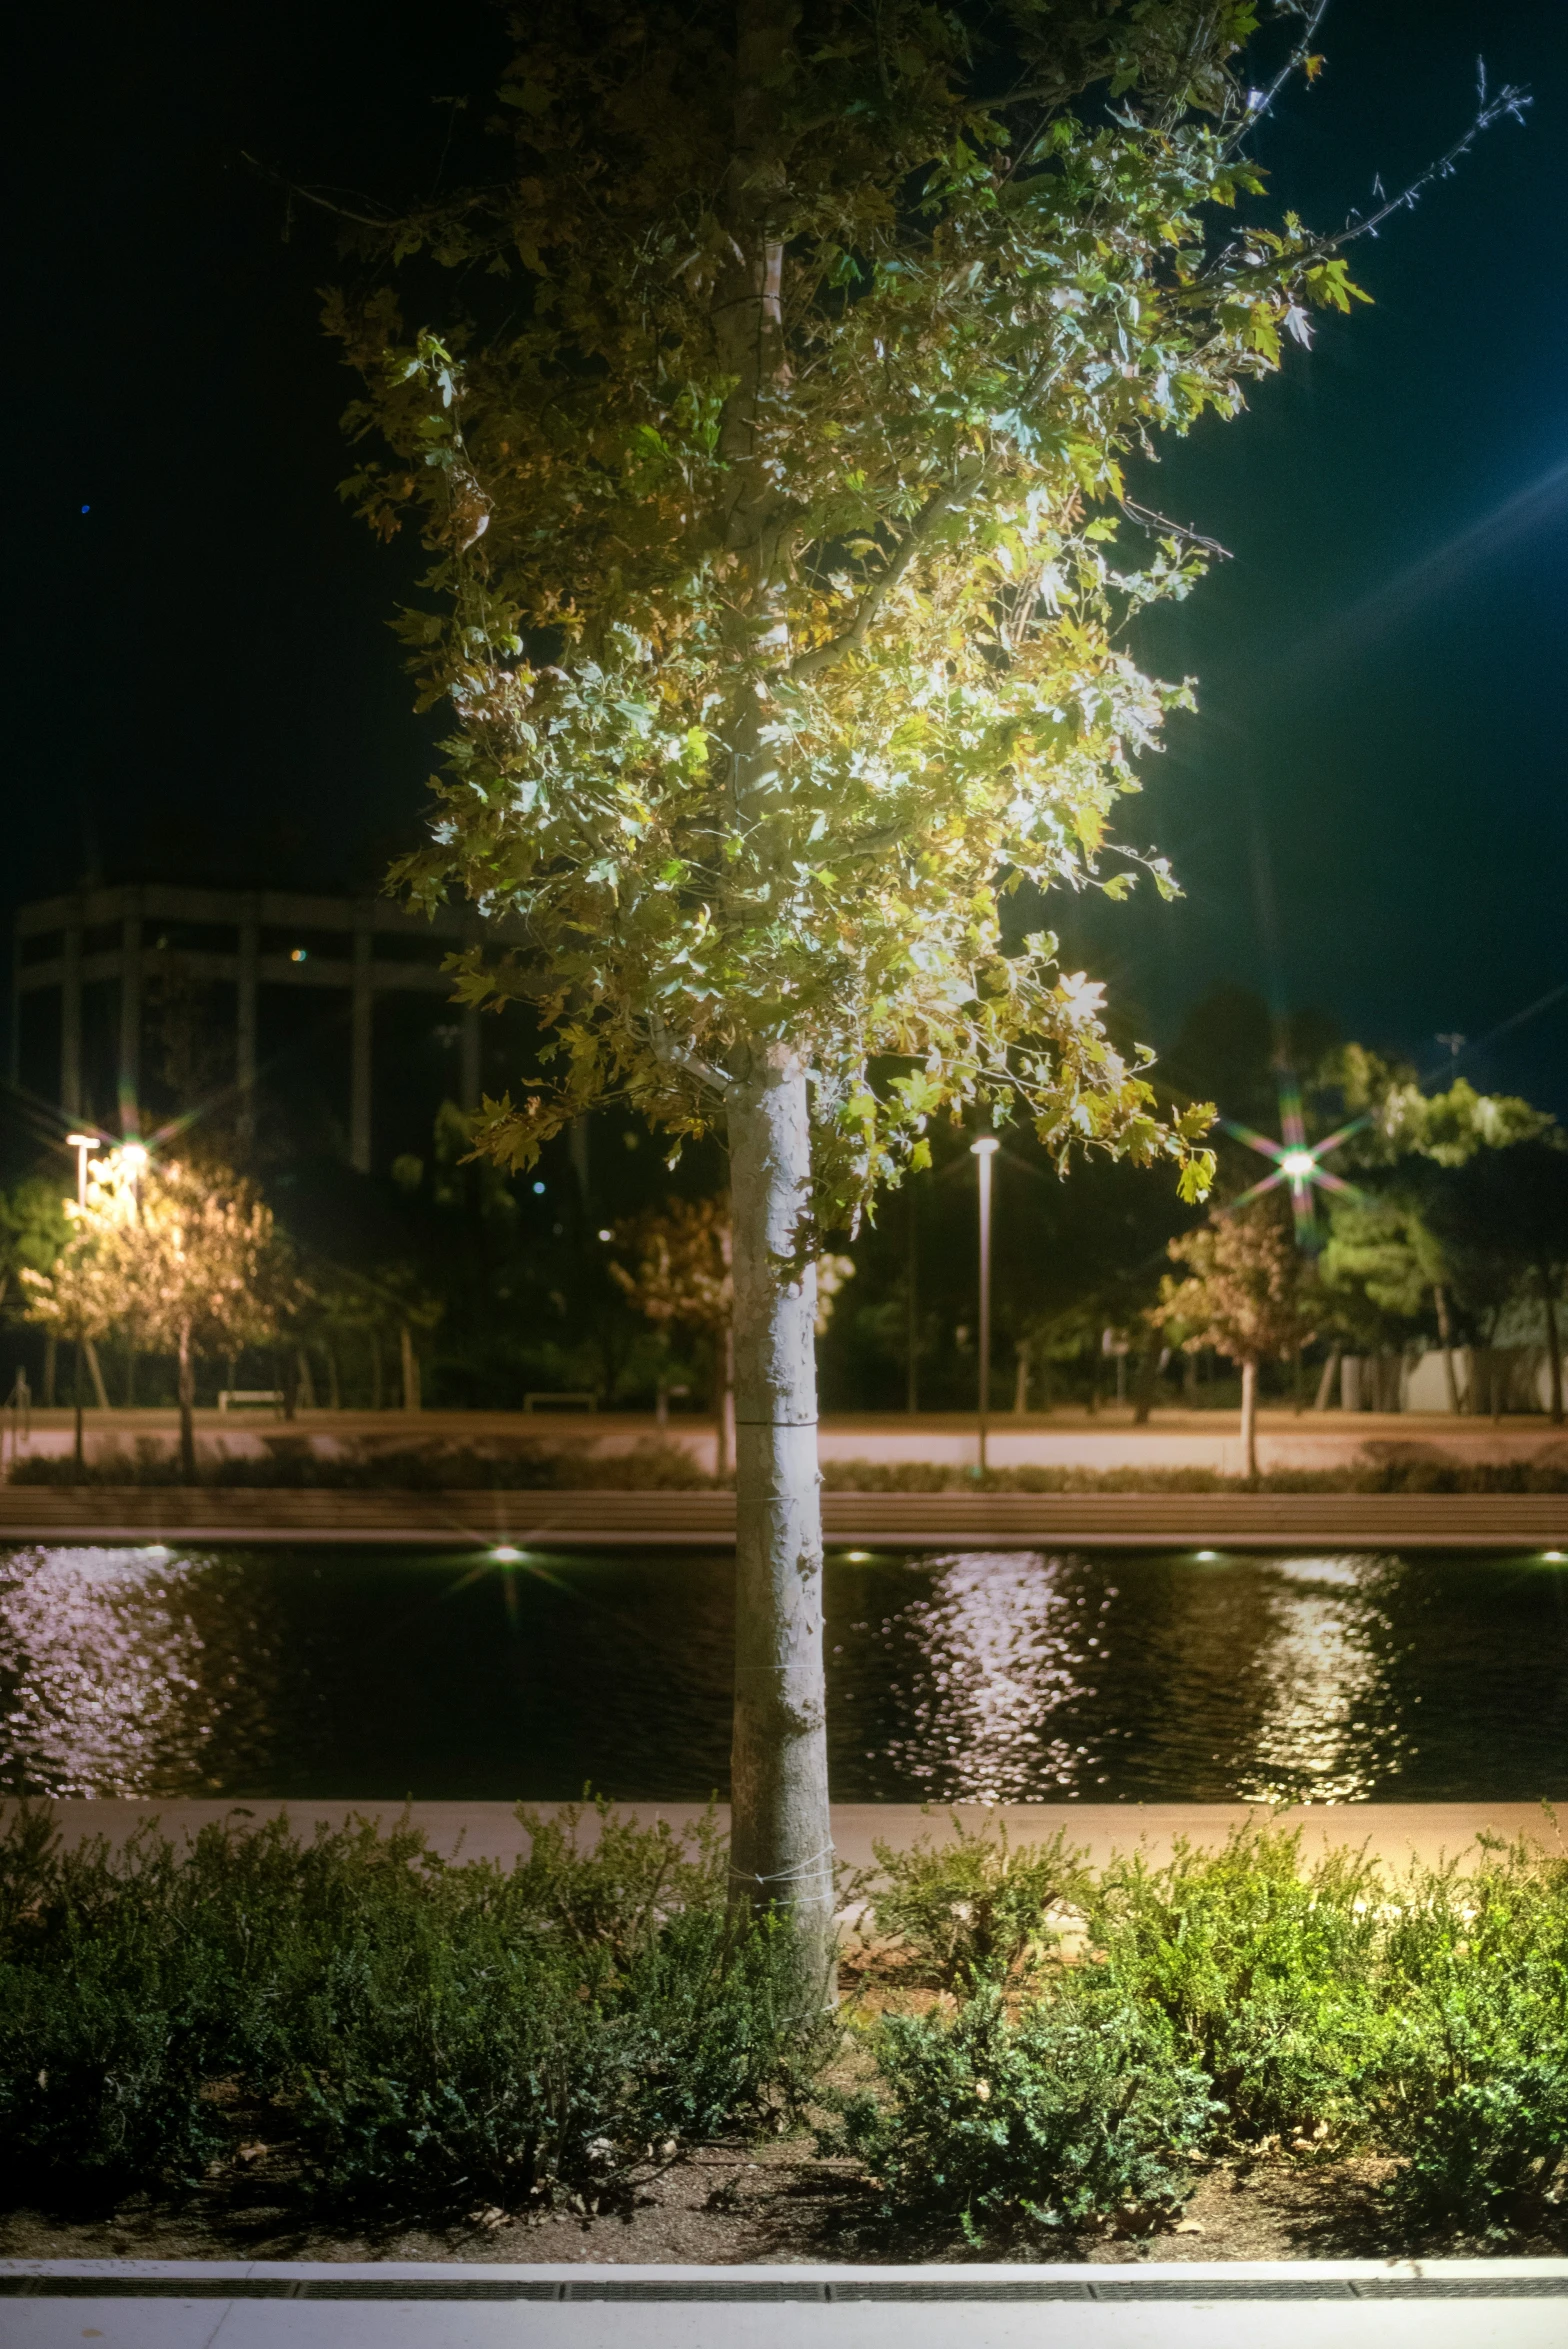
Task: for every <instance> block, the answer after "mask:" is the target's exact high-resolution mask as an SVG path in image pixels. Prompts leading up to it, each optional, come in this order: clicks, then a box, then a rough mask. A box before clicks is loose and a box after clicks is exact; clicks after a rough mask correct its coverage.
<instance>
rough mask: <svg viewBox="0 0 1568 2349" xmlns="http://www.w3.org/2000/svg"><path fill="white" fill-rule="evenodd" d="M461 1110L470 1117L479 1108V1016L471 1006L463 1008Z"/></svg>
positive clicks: (466, 1005)
mask: <svg viewBox="0 0 1568 2349" xmlns="http://www.w3.org/2000/svg"><path fill="white" fill-rule="evenodd" d="M462 1086H463V1109H464V1111H465V1113H466V1114H467V1115H468V1116H469V1117H472V1116H473V1113H474V1111H475V1110H476V1109H477V1108H478V1107H479V1014H478V1012H477V1011H476V1010H475V1008H474V1006H473V1004H471V1003H465V1004H464V1006H463V1076H462Z"/></svg>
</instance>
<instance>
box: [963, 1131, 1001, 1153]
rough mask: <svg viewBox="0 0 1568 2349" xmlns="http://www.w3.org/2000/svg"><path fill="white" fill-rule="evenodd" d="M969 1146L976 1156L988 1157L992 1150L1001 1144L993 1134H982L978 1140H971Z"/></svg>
mask: <svg viewBox="0 0 1568 2349" xmlns="http://www.w3.org/2000/svg"><path fill="white" fill-rule="evenodd" d="M969 1147H970V1149H971V1151H972V1152H973V1153H974V1155H975V1157H976V1158H989V1157H990V1155H991V1153H992V1151H993V1150H1000V1149H1001V1147H1002V1145H1001V1143H1000V1142H999V1141H998V1140H997V1138H996V1136H995V1135H994V1134H982V1135H981V1137H980V1139H979V1141H978V1142H971V1143H970V1145H969Z"/></svg>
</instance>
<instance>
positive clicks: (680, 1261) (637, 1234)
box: [610, 1198, 855, 1476]
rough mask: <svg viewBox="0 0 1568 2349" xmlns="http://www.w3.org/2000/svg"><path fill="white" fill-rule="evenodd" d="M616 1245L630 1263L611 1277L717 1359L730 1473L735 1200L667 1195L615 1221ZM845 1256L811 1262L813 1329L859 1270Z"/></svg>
mask: <svg viewBox="0 0 1568 2349" xmlns="http://www.w3.org/2000/svg"><path fill="white" fill-rule="evenodd" d="M613 1241H614V1245H615V1246H616V1247H617V1248H619V1249H620V1250H621V1251H622V1253H623V1254H625V1255H627V1256H630V1257H631V1258H632V1259H633V1261H632V1263H631V1264H630V1265H626V1264H619V1263H616V1262H615V1261H614V1260H613V1259H612V1261H611V1264H610V1278H611V1279H612V1280H613V1281H614V1282H615V1283H616V1285H617V1286H618V1287H619V1288H621V1289H622V1290H624V1292H625V1294H626V1295H627V1297H628V1298H630V1300H631V1302H632V1304H633V1305H634V1306H635V1307H636V1309H637V1311H638V1312H639V1313H641V1314H643V1315H644V1316H645V1317H646V1318H647V1319H648V1320H649V1321H651V1322H654V1323H656V1324H658V1325H660V1326H662V1327H664V1328H666V1329H668V1328H670V1327H672V1326H674V1327H681V1328H686V1329H692V1330H695V1331H697V1332H698V1333H699V1334H700V1335H701V1336H702V1337H703V1338H705V1339H706V1340H707V1342H708V1345H709V1347H710V1349H711V1351H712V1357H713V1364H714V1417H715V1420H716V1423H717V1428H718V1444H717V1449H716V1466H717V1472H718V1474H719V1475H720V1476H723V1475H725V1474H726V1473H727V1472H728V1470H729V1467H730V1465H731V1462H732V1460H733V1458H734V1448H735V1333H734V1305H735V1283H734V1279H733V1274H732V1266H733V1262H734V1240H733V1236H732V1233H731V1229H730V1206H729V1201H728V1200H727V1199H724V1198H717V1199H677V1198H669V1199H667V1200H666V1201H665V1203H664V1205H663V1206H662V1207H658V1208H649V1209H648V1210H647V1211H646V1212H645V1213H643V1214H642V1215H636V1216H628V1217H627V1218H625V1219H624V1220H623V1221H622V1222H620V1223H618V1224H616V1225H615V1226H614V1227H613ZM854 1271H855V1267H854V1262H853V1260H852V1258H850V1257H848V1256H821V1257H819V1258H818V1259H817V1262H816V1264H815V1265H814V1267H813V1272H814V1275H815V1288H816V1307H817V1310H816V1321H815V1330H816V1335H817V1336H818V1337H821V1336H822V1334H823V1333H824V1331H825V1330H826V1328H827V1325H828V1321H829V1318H830V1316H831V1313H832V1309H833V1299H834V1297H835V1296H836V1295H837V1293H838V1291H839V1290H840V1289H841V1288H842V1287H843V1285H844V1283H845V1281H846V1280H850V1279H852V1278H853V1277H854Z"/></svg>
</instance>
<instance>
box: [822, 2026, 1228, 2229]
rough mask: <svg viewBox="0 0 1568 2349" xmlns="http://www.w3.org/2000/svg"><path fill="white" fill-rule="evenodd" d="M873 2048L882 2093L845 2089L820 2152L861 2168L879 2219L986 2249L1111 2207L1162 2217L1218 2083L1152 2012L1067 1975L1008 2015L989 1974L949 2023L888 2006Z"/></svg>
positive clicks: (1138, 2217)
mask: <svg viewBox="0 0 1568 2349" xmlns="http://www.w3.org/2000/svg"><path fill="white" fill-rule="evenodd" d="M870 2044H871V2050H872V2053H873V2055H874V2057H875V2060H876V2065H877V2071H878V2075H879V2089H880V2093H879V2094H877V2095H861V2096H857V2097H850V2098H847V2099H844V2100H843V2101H842V2102H841V2104H840V2107H839V2114H840V2117H839V2121H838V2125H837V2127H836V2128H833V2129H829V2130H827V2131H825V2132H824V2133H823V2136H822V2140H821V2141H822V2143H823V2145H824V2148H825V2149H826V2150H828V2151H838V2152H850V2153H854V2154H858V2155H859V2156H860V2158H861V2159H862V2160H863V2161H864V2162H865V2163H866V2164H867V2166H868V2168H869V2169H870V2171H871V2173H872V2179H873V2184H874V2186H875V2189H876V2192H877V2194H878V2198H879V2207H880V2210H881V2214H882V2216H883V2217H884V2218H885V2219H889V2220H894V2219H897V2220H902V2221H909V2220H914V2221H917V2222H918V2221H921V2220H926V2221H937V2222H942V2221H946V2222H948V2223H951V2222H952V2221H954V2220H956V2221H957V2222H958V2224H959V2226H960V2227H961V2229H962V2231H963V2233H964V2236H965V2238H966V2239H967V2240H968V2241H969V2242H970V2243H971V2244H973V2245H975V2246H977V2247H978V2246H980V2245H982V2244H984V2243H985V2242H987V2241H990V2240H995V2239H997V2238H1001V2239H1004V2240H1005V2239H1006V2238H1008V2237H1010V2236H1015V2235H1017V2234H1020V2233H1024V2234H1028V2233H1033V2232H1052V2231H1056V2232H1065V2233H1069V2234H1070V2233H1074V2232H1078V2231H1082V2230H1084V2229H1086V2228H1089V2227H1092V2226H1094V2225H1095V2224H1097V2223H1100V2222H1103V2221H1104V2220H1106V2219H1108V2218H1110V2217H1111V2216H1112V2215H1113V2214H1119V2215H1120V2216H1121V2218H1122V2220H1123V2222H1124V2224H1126V2225H1128V2226H1132V2227H1146V2226H1151V2225H1153V2224H1154V2223H1155V2222H1156V2221H1157V2220H1158V2219H1159V2218H1160V2217H1161V2216H1164V2215H1168V2214H1169V2213H1171V2212H1172V2211H1174V2210H1175V2209H1176V2208H1177V2207H1178V2206H1179V2205H1180V2203H1181V2201H1182V2199H1183V2197H1184V2195H1185V2193H1186V2190H1187V2157H1188V2156H1189V2155H1190V2154H1191V2153H1193V2152H1195V2151H1197V2150H1198V2149H1199V2147H1200V2146H1201V2145H1202V2143H1203V2141H1204V2139H1205V2137H1206V2136H1207V2134H1208V2132H1209V2129H1210V2126H1211V2122H1212V2098H1211V2096H1210V2092H1209V2083H1208V2081H1207V2080H1206V2079H1205V2077H1204V2076H1203V2074H1202V2073H1201V2072H1199V2071H1197V2070H1196V2069H1194V2068H1193V2067H1192V2066H1190V2065H1183V2064H1181V2063H1180V2062H1179V2061H1178V2060H1177V2057H1176V2054H1175V2052H1174V2048H1173V2045H1172V2042H1171V2038H1170V2035H1169V2034H1168V2033H1167V2032H1163V2031H1162V2030H1161V2029H1160V2028H1159V2025H1158V2021H1157V2019H1156V2018H1153V2017H1151V2016H1150V2015H1148V2014H1146V2013H1141V2012H1139V2010H1137V2009H1136V2008H1134V2007H1132V2006H1130V2005H1128V2004H1126V2003H1125V2002H1123V2001H1121V2000H1119V1999H1116V1998H1114V1997H1112V1998H1107V1997H1104V1996H1086V1995H1081V1994H1078V1993H1077V1992H1075V1991H1074V1990H1072V1989H1070V1988H1069V1987H1067V1986H1065V1985H1064V1986H1059V1987H1057V1988H1055V1989H1053V1990H1051V1991H1049V1992H1047V1993H1046V1994H1045V1995H1044V1996H1041V1997H1036V1998H1033V1999H1031V2000H1029V2001H1028V2002H1027V2003H1026V2004H1025V2006H1024V2008H1023V2010H1022V2012H1021V2014H1020V2015H1019V2016H1018V2018H1017V2020H1013V2019H1010V2017H1009V2015H1008V2012H1007V2008H1006V2003H1005V2000H1004V1996H1003V1993H1002V1991H1001V1989H1000V1987H999V1986H998V1985H997V1984H995V1983H990V1984H987V1985H986V1986H985V1987H983V1988H982V1989H980V1990H978V1991H977V1992H976V1993H975V1994H974V1996H973V1997H971V1998H969V1999H967V2000H966V2001H965V2002H964V2003H963V2004H962V2005H961V2006H960V2007H959V2008H958V2010H957V2012H956V2014H954V2015H953V2016H952V2018H951V2019H948V2018H947V2017H946V2016H945V2015H943V2014H942V2013H940V2012H933V2013H930V2014H926V2015H889V2016H885V2017H884V2018H883V2019H882V2020H881V2021H880V2022H879V2023H877V2024H876V2025H875V2026H874V2028H873V2031H872V2033H871V2040H870Z"/></svg>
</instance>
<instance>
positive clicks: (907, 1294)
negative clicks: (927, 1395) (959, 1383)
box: [904, 1177, 920, 1418]
mask: <svg viewBox="0 0 1568 2349" xmlns="http://www.w3.org/2000/svg"><path fill="white" fill-rule="evenodd" d="M907 1192H908V1198H909V1205H908V1207H907V1208H906V1209H905V1214H906V1216H907V1217H908V1233H907V1236H908V1242H909V1256H908V1263H907V1267H906V1278H905V1282H904V1408H905V1410H906V1411H907V1412H908V1413H909V1415H910V1417H911V1418H913V1417H914V1415H915V1413H916V1412H917V1411H918V1410H919V1408H920V1219H919V1211H918V1209H917V1208H916V1206H915V1186H914V1180H913V1177H911V1178H910V1181H909V1183H908V1185H907Z"/></svg>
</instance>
